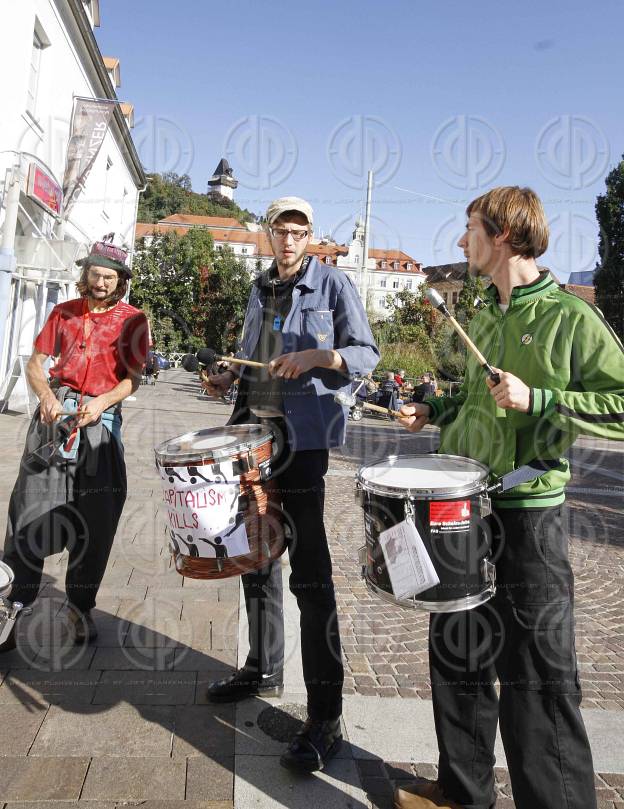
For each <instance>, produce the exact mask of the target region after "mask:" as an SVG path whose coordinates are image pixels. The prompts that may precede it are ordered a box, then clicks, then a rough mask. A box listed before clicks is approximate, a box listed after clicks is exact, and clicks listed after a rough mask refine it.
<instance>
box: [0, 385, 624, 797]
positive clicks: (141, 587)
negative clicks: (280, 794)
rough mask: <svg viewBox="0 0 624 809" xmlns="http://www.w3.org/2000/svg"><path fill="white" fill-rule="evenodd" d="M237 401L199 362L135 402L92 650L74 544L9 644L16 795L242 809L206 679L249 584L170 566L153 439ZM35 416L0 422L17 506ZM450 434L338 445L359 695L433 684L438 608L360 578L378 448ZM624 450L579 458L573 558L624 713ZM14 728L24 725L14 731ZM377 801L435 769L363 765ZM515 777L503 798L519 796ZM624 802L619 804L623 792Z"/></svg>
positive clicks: (7, 783)
mask: <svg viewBox="0 0 624 809" xmlns="http://www.w3.org/2000/svg"><path fill="white" fill-rule="evenodd" d="M228 412H229V409H228V407H227V406H226V405H225V404H222V403H218V402H211V401H208V400H206V399H205V398H203V397H201V398H200V397H198V387H197V383H196V382H195V381H194V380H193V378H192V377H190V376H188V375H186V374H184V373H183V372H178V371H175V372H170V373H166V374H163V375H162V377H161V379H160V380H159V382H158V384H157V385H156V386H155V387H142V388H141V389H140V390H139V391H138V392H137V398H136V401H134V402H127V403H126V404H125V405H124V419H125V424H124V443H125V446H126V462H127V467H128V476H129V497H128V501H127V503H126V507H125V510H124V514H123V517H122V522H121V524H120V527H119V531H118V533H117V537H116V540H115V545H114V548H113V553H112V556H111V560H110V563H109V567H108V570H107V573H106V577H105V580H104V584H103V587H102V590H101V592H100V595H99V597H98V608H97V610H96V613H95V619H96V622H97V624H98V627H99V629H100V636H99V638H98V640H97V642H96V643H95V644H93V645H91V646H89V647H79V648H77V647H74V646H72V645H70V644H68V641H67V631H66V628H65V625H64V616H65V614H66V613H65V610H66V606H65V598H64V588H63V576H64V570H65V563H66V562H65V555H57V556H53V557H50V558H49V559H48V560H47V562H46V567H45V578H44V581H45V585H44V588H43V590H42V593H41V598H40V599H39V601H38V602H37V605H36V609H35V611H34V613H33V615H32V616H30V617H29V618H26V619H24V620H23V621H22V623H21V625H20V632H19V650H18V651H16V652H12V653H9V654H5V655H2V656H0V727H2V728H3V734H2V737H3V742H4V744H2V745H0V757H1V758H0V807H6V809H18V807H19V809H25V806H24V804H25V803H26V802H28V805H29V807H31V809H32V808H33V807H34V804H35V803H36V804H37V809H39V806H41V809H44V807H45V808H46V809H55V807H56V804H57V803H58V802H63V806H64V809H69V807H70V806H74V805H75V804H77V803H80V804H81V805H82V804H85V803H88V804H89V806H92V807H94V809H113V807H115V806H127V805H128V804H138V803H140V804H142V805H143V806H144V807H146V809H158V808H160V809H165V804H166V807H167V809H169V807H172V809H176V807H177V809H182V807H185V809H200V807H201V809H229V807H232V806H233V800H234V798H233V784H234V773H235V762H234V741H235V739H234V737H235V731H234V727H235V724H234V709H233V707H232V706H227V705H226V706H221V707H215V706H211V705H208V704H206V699H205V688H206V685H207V683H208V682H209V681H210V680H212V679H214V678H215V677H217V676H221V675H223V674H225V673H227V672H229V671H231V670H232V668H233V666H234V665H235V662H236V654H237V641H238V609H239V581H238V579H224V580H221V581H220V582H218V583H217V582H210V583H206V582H197V581H193V580H190V579H183V578H182V577H181V576H179V575H178V574H177V573H176V572H175V570H173V569H172V567H171V564H170V560H169V556H168V552H167V551H166V550H165V538H164V528H163V526H162V523H161V517H160V515H159V514H158V513H156V509H155V506H156V505H157V503H158V502H159V499H160V482H159V480H158V478H157V477H156V474H155V471H154V460H153V447H154V445H156V444H158V443H160V442H161V441H164V440H165V439H167V438H170V437H172V436H174V435H177V434H179V433H181V432H185V431H188V430H195V429H199V428H200V427H205V426H216V425H221V424H223V423H224V422H225V420H226V418H227V415H228ZM27 424H28V422H27V420H26V419H24V418H20V417H16V416H10V415H6V416H1V417H0V439H1V440H2V446H3V460H4V469H5V475H4V476H3V477H2V479H0V509H2V510H4V511H5V512H6V507H7V504H8V499H9V495H10V490H11V488H12V486H13V482H14V479H15V476H16V473H17V469H18V465H19V458H20V455H21V452H22V448H23V443H24V438H25V434H26V429H27ZM435 437H436V433H435V431H433V430H427V431H424V432H423V433H422V434H421V435H418V436H409V435H408V434H406V433H405V432H404V431H402V430H400V429H399V428H397V427H396V426H395V425H393V424H391V423H389V422H386V421H384V420H382V419H376V418H368V417H367V418H365V420H364V421H362V422H360V423H359V424H352V425H350V428H349V440H348V443H347V445H346V447H345V448H343V449H342V450H340V451H337V452H335V453H332V459H331V468H330V473H329V475H328V477H327V507H326V513H327V526H328V532H329V535H330V538H331V545H332V553H333V558H334V564H335V574H336V575H335V579H336V585H337V592H338V602H339V611H340V621H341V627H342V637H343V644H344V653H345V660H346V663H347V682H346V691H347V692H351V693H358V694H363V695H380V696H383V697H397V698H402V697H406V698H415V699H427V698H428V697H429V696H430V689H429V681H428V670H427V653H426V633H427V616H426V615H422V614H420V613H416V612H415V611H411V610H405V609H402V608H400V607H397V606H394V605H392V604H388V603H385V602H382V601H380V600H379V599H377V598H375V597H373V596H372V595H371V594H369V592H368V591H367V589H366V587H365V585H364V583H363V582H362V581H361V579H360V577H359V570H358V562H357V549H358V547H359V545H361V544H363V531H362V513H361V509H360V508H359V506H357V505H356V503H355V502H354V498H353V491H354V483H353V476H354V473H355V471H356V469H357V468H358V467H359V466H360V464H361V463H362V462H363V461H364V460H367V461H369V460H372V459H376V458H379V457H381V456H383V455H388V454H392V453H398V452H400V453H403V454H405V453H408V452H427V451H430V450H431V449H433V448H434V442H435V440H436V439H435ZM613 450H614V445H607V444H605V443H604V442H602V443H601V442H593V443H592V442H580V444H579V446H578V447H577V448H575V450H574V452H573V465H574V468H575V470H576V471H575V478H574V481H573V486H572V493H571V497H570V500H569V502H570V506H571V509H570V526H571V533H572V544H571V552H572V559H573V563H574V568H575V573H576V577H577V647H578V654H579V661H580V663H581V667H582V677H583V687H584V692H585V700H584V705H585V706H586V707H601V708H606V709H611V710H618V711H619V710H621V708H622V707H624V694H623V686H622V679H623V672H624V654H623V649H622V642H623V637H624V633H623V630H622V624H623V622H624V617H623V616H624V612H623V610H622V579H623V576H624V571H623V558H624V557H623V553H624V550H623V547H622V545H623V543H624V538H623V534H622V528H621V518H620V516H619V514H620V511H621V494H622V489H621V487H622V476H621V471H622V460H621V459H622V455H620V454H619V452H617V451H613ZM9 729H10V730H9ZM358 767H359V773H360V777H361V779H363V782H364V785H365V789H366V790H367V792H368V797H369V801H370V803H371V805H374V806H380V807H385V806H390V805H391V802H390V797H389V796H390V794H391V793H390V790H391V787H392V785H393V783H395V782H398V781H401V780H402V779H404V778H408V779H409V778H411V777H414V776H416V775H421V776H425V777H433V776H434V775H435V773H434V771H433V770H432V768H431V765H422V766H421V765H418V764H414V763H411V764H401V763H397V762H394V763H393V762H386V763H384V762H381V761H379V762H375V761H367V762H364V761H360V762H358ZM506 779H507V775H506V772H505V771H501V772H500V773H499V780H500V784H499V786H500V791H501V799H500V800H499V803H498V806H499V807H503V809H507V807H510V806H512V803H511V802H510V798H509V797H508V796H509V788H508V787H507V786H505V785H506V784H507V780H506ZM599 779H601V780H599V782H598V785H599V789H600V790H601V793H600V795H601V799H603V803H602V804H601V807H602V806H604V807H607V806H608V807H613V806H618V807H619V809H624V802H622V801H623V797H622V794H621V791H622V789H623V788H624V777H623V776H620V775H611V776H610V775H609V774H608V773H606V774H604V775H602V776H600V777H599ZM617 801H621V802H620V803H617Z"/></svg>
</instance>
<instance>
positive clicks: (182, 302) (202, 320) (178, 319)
mask: <svg viewBox="0 0 624 809" xmlns="http://www.w3.org/2000/svg"><path fill="white" fill-rule="evenodd" d="M133 271H134V273H133V275H134V277H133V281H132V286H131V289H130V302H131V303H132V304H133V305H135V306H138V307H139V308H141V309H143V310H145V311H148V312H149V313H150V315H149V316H150V320H151V323H152V333H153V334H154V335H155V336H156V337H157V344H160V342H161V341H162V342H163V343H165V345H166V347H167V349H168V350H169V351H177V350H185V351H188V350H191V349H193V348H200V347H201V346H204V345H209V346H211V347H214V348H215V349H217V350H219V351H222V352H226V351H230V350H232V349H233V348H234V347H235V343H236V337H237V335H238V333H239V331H240V329H241V327H242V324H243V319H244V315H245V306H246V302H247V298H248V297H249V289H250V285H251V279H250V276H249V273H248V271H247V268H246V265H245V263H244V262H241V261H238V260H237V259H236V257H235V255H234V253H233V252H232V251H231V250H229V249H228V248H225V249H223V250H222V251H219V250H215V247H214V242H213V240H212V236H211V235H210V233H209V232H208V231H206V230H203V229H202V228H191V229H190V230H189V231H188V233H186V234H185V235H184V236H178V235H177V234H176V233H165V234H157V235H156V236H155V237H154V238H153V239H152V241H151V243H150V244H149V245H147V244H146V241H145V239H142V240H141V241H140V242H139V245H138V250H137V253H136V258H135V262H134V266H133Z"/></svg>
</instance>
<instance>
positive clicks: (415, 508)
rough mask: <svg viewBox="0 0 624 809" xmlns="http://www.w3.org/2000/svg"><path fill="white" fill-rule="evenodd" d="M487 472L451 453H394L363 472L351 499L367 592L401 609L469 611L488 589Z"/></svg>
mask: <svg viewBox="0 0 624 809" xmlns="http://www.w3.org/2000/svg"><path fill="white" fill-rule="evenodd" d="M487 478H488V469H487V468H486V467H485V466H483V465H482V464H480V463H477V462H476V461H472V460H470V459H468V458H460V457H456V456H453V455H395V456H391V457H388V458H384V459H383V460H381V461H377V462H376V463H374V464H370V465H368V466H363V467H362V468H361V469H360V470H359V472H358V474H357V497H358V500H359V502H360V505H361V506H362V507H363V509H364V524H365V535H366V545H365V547H363V548H362V549H361V551H360V561H361V563H362V573H363V576H364V578H365V580H366V584H367V586H368V587H369V589H370V590H371V591H373V592H375V593H376V594H377V595H380V596H382V597H383V598H384V599H387V600H389V601H392V602H394V603H396V604H399V605H400V606H403V607H416V608H420V609H424V610H429V611H431V612H458V611H460V610H469V609H472V608H473V607H476V606H477V605H479V604H483V603H484V602H486V601H487V600H488V599H490V598H491V597H492V596H493V595H494V593H495V590H496V581H495V569H494V565H493V564H492V563H491V561H490V552H491V531H490V526H489V524H488V521H487V520H486V519H485V517H486V516H487V515H488V514H489V513H490V511H491V506H490V499H489V496H488V492H487Z"/></svg>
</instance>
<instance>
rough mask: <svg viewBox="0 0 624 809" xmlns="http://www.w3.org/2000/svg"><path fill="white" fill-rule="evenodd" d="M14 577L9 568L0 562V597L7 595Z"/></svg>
mask: <svg viewBox="0 0 624 809" xmlns="http://www.w3.org/2000/svg"><path fill="white" fill-rule="evenodd" d="M14 578H15V576H14V574H13V571H12V570H11V568H10V567H9V566H8V565H6V564H5V563H4V562H0V598H5V597H6V596H8V595H9V593H10V592H11V587H12V586H13V579H14Z"/></svg>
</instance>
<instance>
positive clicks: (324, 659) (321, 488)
mask: <svg viewBox="0 0 624 809" xmlns="http://www.w3.org/2000/svg"><path fill="white" fill-rule="evenodd" d="M328 458H329V452H328V450H322V449H321V450H303V451H301V452H294V453H290V454H288V450H287V448H286V450H285V452H283V453H282V456H281V458H280V460H279V461H278V464H277V468H278V475H277V478H276V479H277V483H278V487H279V489H280V491H281V496H282V504H283V508H284V511H285V513H286V515H287V517H289V518H290V521H291V523H292V529H293V537H292V540H291V541H290V543H289V547H288V552H289V556H290V565H291V575H290V590H291V592H292V593H293V595H294V596H295V598H296V599H297V604H298V606H299V611H300V614H301V619H300V627H301V656H302V663H303V675H304V679H305V684H306V689H307V692H308V714H309V716H310V717H311V718H313V719H334V718H336V717H337V716H339V715H340V713H341V712H342V684H343V680H344V672H343V667H342V658H341V650H340V635H339V630H338V617H337V614H336V598H335V595H334V585H333V582H332V565H331V559H330V555H329V548H328V545H327V536H326V534H325V525H324V523H323V508H324V503H325V482H324V479H323V478H324V476H325V474H326V472H327V464H328ZM242 579H243V587H244V592H245V603H246V607H247V615H248V619H249V645H250V652H249V657H248V659H247V663H246V665H247V666H248V667H251V668H257V669H259V670H260V671H261V672H262V673H265V674H268V673H273V672H274V671H277V670H279V669H281V667H282V666H283V658H284V624H283V616H282V583H281V565H280V563H279V561H277V562H274V563H273V564H272V565H270V566H269V568H268V569H265V570H263V571H259V572H257V573H248V574H245V575H243V577H242Z"/></svg>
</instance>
